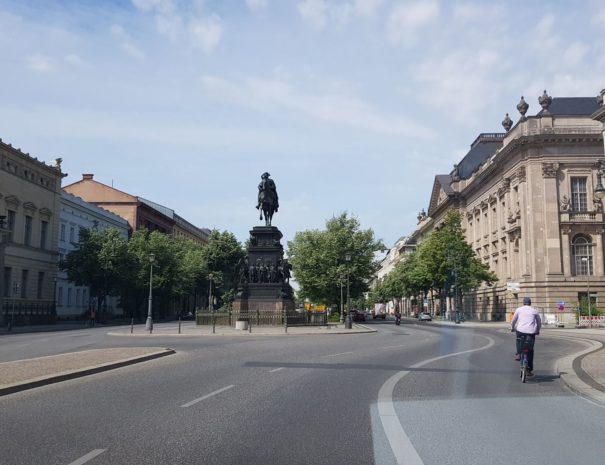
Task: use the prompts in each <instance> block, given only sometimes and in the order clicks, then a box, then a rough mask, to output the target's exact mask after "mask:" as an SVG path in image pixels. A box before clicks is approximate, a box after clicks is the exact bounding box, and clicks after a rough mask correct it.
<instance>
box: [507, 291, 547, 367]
mask: <svg viewBox="0 0 605 465" xmlns="http://www.w3.org/2000/svg"><path fill="white" fill-rule="evenodd" d="M541 326H542V321H541V320H540V314H539V313H538V311H537V310H536V309H535V308H534V307H532V306H531V299H530V298H529V297H524V298H523V306H522V307H519V308H518V309H517V310H515V314H514V315H513V320H512V322H511V331H516V332H517V353H516V354H515V360H520V359H521V344H522V341H523V338H524V337H527V338H528V342H529V346H530V349H529V353H528V354H527V370H528V372H527V376H533V375H534V374H533V370H534V343H535V341H536V336H537V335H538V334H540V327H541Z"/></svg>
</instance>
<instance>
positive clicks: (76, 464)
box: [69, 449, 107, 465]
mask: <svg viewBox="0 0 605 465" xmlns="http://www.w3.org/2000/svg"><path fill="white" fill-rule="evenodd" d="M106 450H107V449H94V450H91V451H90V452H89V453H88V454H86V455H83V456H82V457H80V458H79V459H77V460H74V461H73V462H71V463H70V464H69V465H82V464H84V463H86V462H88V461H90V460H92V459H94V458H95V457H96V456H97V455H101V454H102V453H103V452H105V451H106Z"/></svg>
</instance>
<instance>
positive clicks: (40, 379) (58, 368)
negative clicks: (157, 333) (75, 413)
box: [0, 347, 175, 396]
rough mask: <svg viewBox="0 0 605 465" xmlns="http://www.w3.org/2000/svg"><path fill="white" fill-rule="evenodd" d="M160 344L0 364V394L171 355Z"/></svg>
mask: <svg viewBox="0 0 605 465" xmlns="http://www.w3.org/2000/svg"><path fill="white" fill-rule="evenodd" d="M174 353H175V352H174V350H172V349H166V348H161V347H126V348H110V349H94V350H85V351H80V352H69V353H65V354H58V355H50V356H46V357H37V358H30V359H26V360H16V361H12V362H4V363H0V396H3V395H7V394H11V393H14V392H19V391H24V390H26V389H32V388H35V387H39V386H44V385H47V384H52V383H58V382H60V381H65V380H68V379H74V378H79V377H82V376H87V375H91V374H94V373H100V372H103V371H107V370H112V369H115V368H120V367H123V366H127V365H132V364H134V363H140V362H144V361H147V360H152V359H155V358H158V357H164V356H166V355H170V354H174Z"/></svg>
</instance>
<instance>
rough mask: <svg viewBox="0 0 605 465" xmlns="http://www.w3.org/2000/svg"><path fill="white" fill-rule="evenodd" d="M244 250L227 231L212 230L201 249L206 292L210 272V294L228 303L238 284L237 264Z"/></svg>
mask: <svg viewBox="0 0 605 465" xmlns="http://www.w3.org/2000/svg"><path fill="white" fill-rule="evenodd" d="M244 255H245V252H244V249H243V247H242V245H241V243H240V242H239V241H238V240H237V239H236V237H235V236H234V235H233V233H230V232H229V231H222V232H221V231H218V230H213V231H212V232H211V233H210V237H209V239H208V244H207V245H206V246H205V247H204V248H203V250H202V256H203V259H204V262H205V268H204V272H205V279H204V281H205V282H204V283H203V289H204V291H205V292H206V293H207V292H208V275H209V273H212V274H213V276H214V278H213V280H212V283H213V284H212V294H213V295H214V296H217V297H219V299H220V300H221V301H222V302H223V304H226V305H230V304H231V302H232V301H233V299H234V298H235V293H236V291H237V286H238V284H239V270H238V264H239V263H241V260H242V259H243V258H244Z"/></svg>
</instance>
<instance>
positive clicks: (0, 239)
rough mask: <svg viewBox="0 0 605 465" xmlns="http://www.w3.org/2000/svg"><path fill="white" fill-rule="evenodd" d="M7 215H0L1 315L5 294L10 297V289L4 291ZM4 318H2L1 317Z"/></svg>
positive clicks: (7, 233)
mask: <svg viewBox="0 0 605 465" xmlns="http://www.w3.org/2000/svg"><path fill="white" fill-rule="evenodd" d="M5 220H6V215H0V276H1V278H0V315H4V294H5V293H6V295H8V289H6V290H5V289H4V283H5V281H6V280H5V278H4V249H5V248H6V246H7V245H8V240H7V238H8V235H9V233H10V230H9V229H7V228H6V225H5V223H4V221H5ZM0 318H2V317H0Z"/></svg>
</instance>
